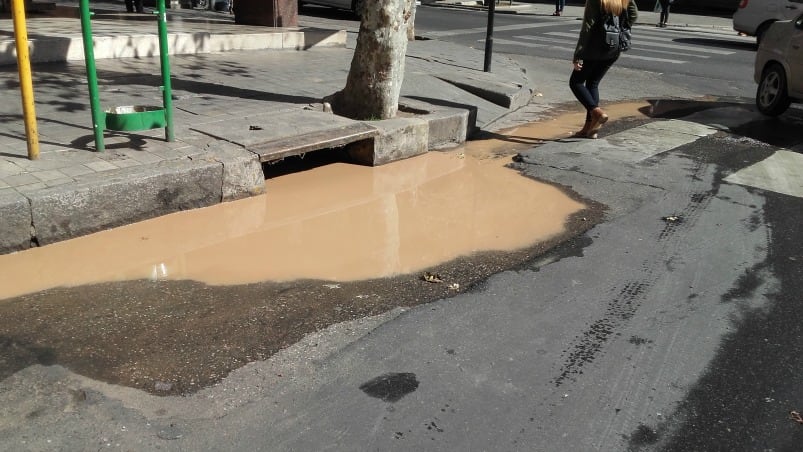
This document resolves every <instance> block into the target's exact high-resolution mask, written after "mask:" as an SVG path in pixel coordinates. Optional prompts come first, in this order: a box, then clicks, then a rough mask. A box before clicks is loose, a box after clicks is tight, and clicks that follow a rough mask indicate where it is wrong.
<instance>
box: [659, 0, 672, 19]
mask: <svg viewBox="0 0 803 452" xmlns="http://www.w3.org/2000/svg"><path fill="white" fill-rule="evenodd" d="M658 1H659V2H660V3H661V18H660V19H659V23H662V24H665V23H666V21H667V20H669V5H670V3H669V0H658Z"/></svg>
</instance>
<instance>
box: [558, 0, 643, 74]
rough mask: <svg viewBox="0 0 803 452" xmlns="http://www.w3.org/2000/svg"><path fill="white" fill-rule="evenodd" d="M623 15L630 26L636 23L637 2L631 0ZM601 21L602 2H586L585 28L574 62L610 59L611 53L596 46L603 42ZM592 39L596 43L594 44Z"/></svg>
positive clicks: (582, 31) (598, 0)
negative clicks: (599, 23) (599, 22)
mask: <svg viewBox="0 0 803 452" xmlns="http://www.w3.org/2000/svg"><path fill="white" fill-rule="evenodd" d="M623 14H625V15H626V16H627V20H628V23H629V24H631V25H632V24H634V23H636V19H637V18H638V7H636V0H630V3H629V4H628V5H627V11H626V12H625V13H623ZM600 19H602V2H601V1H600V0H586V8H585V14H583V28H581V29H580V37H579V38H578V39H577V47H576V48H575V49H574V61H578V60H604V59H608V58H610V54H609V52H607V51H606V50H605V49H603V47H602V46H601V45H594V44H595V43H598V42H601V40H602V36H601V31H602V28H601V26H600V25H598V24H597V22H598V21H599V20H600ZM592 39H593V40H595V42H592V41H591V40H592Z"/></svg>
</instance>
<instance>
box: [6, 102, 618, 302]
mask: <svg viewBox="0 0 803 452" xmlns="http://www.w3.org/2000/svg"><path fill="white" fill-rule="evenodd" d="M612 113H613V112H612ZM575 116H577V115H575ZM577 122H579V121H568V122H564V121H560V122H557V121H554V122H553V121H548V122H546V123H544V124H541V125H540V127H539V129H540V130H538V129H536V130H530V131H529V132H534V131H537V132H540V133H536V134H535V135H533V134H532V133H529V132H528V131H527V128H519V129H514V130H511V131H509V134H508V135H509V136H510V137H513V138H514V139H513V140H512V141H511V142H507V143H506V142H505V141H504V140H498V139H490V140H481V141H474V142H470V143H468V144H467V145H466V146H464V147H462V148H460V149H457V150H453V151H449V152H430V153H428V154H426V155H422V156H419V157H415V158H411V159H407V160H404V161H400V162H396V163H393V164H390V165H385V166H382V167H376V168H370V167H364V166H359V165H352V164H348V163H334V164H329V165H325V166H321V167H318V168H314V169H311V170H308V171H303V172H298V173H294V174H287V175H284V176H281V177H277V178H274V179H270V180H268V181H266V187H267V194H266V195H263V196H258V197H254V198H249V199H245V200H241V201H236V202H230V203H224V204H220V205H215V206H212V207H208V208H204V209H198V210H192V211H186V212H180V213H176V214H171V215H167V216H164V217H160V218H156V219H152V220H148V221H143V222H140V223H137V224H133V225H129V226H125V227H120V228H116V229H112V230H108V231H103V232H100V233H96V234H92V235H89V236H85V237H80V238H77V239H73V240H69V241H65V242H61V243H56V244H52V245H48V246H45V247H42V248H35V249H31V250H28V251H24V252H20V253H16V254H10V255H4V256H0V268H3V272H2V273H0V299H2V298H8V297H13V296H17V295H21V294H24V293H31V292H37V291H41V290H44V289H48V288H52V287H60V286H67V287H70V286H79V285H87V284H93V283H100V282H106V281H124V280H136V279H152V280H156V279H170V280H184V279H189V280H194V281H199V282H204V283H207V284H214V285H230V284H246V283H253V282H259V281H288V280H295V279H322V280H331V281H353V280H360V279H371V278H379V277H385V276H391V275H398V274H406V273H413V272H416V271H419V270H421V269H424V268H428V267H431V266H433V265H436V264H438V263H441V262H446V261H449V260H451V259H454V258H456V257H458V256H463V255H467V254H470V253H474V252H481V251H506V250H514V249H519V248H523V247H526V246H529V245H532V244H533V243H537V242H541V241H545V240H547V239H549V238H551V237H553V236H555V235H556V234H558V233H560V232H562V231H563V229H564V225H565V223H566V219H567V218H568V217H569V216H570V215H572V214H574V213H576V212H578V211H579V210H581V209H582V208H583V207H584V206H583V204H581V203H580V202H577V201H575V200H572V199H571V198H570V197H569V196H567V195H566V194H564V193H563V192H561V191H560V190H559V189H557V188H555V187H553V186H552V185H548V184H545V183H541V182H537V181H534V180H532V179H529V178H525V177H522V176H521V175H519V174H518V173H517V172H516V171H514V170H511V169H509V168H506V167H505V165H506V164H508V163H509V159H508V158H498V155H505V154H507V155H508V156H509V155H510V154H511V153H513V151H514V150H515V149H516V148H520V147H522V146H524V145H525V144H527V140H528V137H527V135H528V134H529V135H533V136H537V135H540V136H542V137H543V136H544V135H548V136H549V135H553V136H554V135H558V136H560V135H563V134H565V133H566V131H565V130H564V129H565V128H566V125H567V124H568V125H570V126H574V125H575V124H576V123H577ZM530 127H531V128H532V127H533V126H530ZM533 142H535V141H532V140H530V143H533ZM33 275H35V276H33Z"/></svg>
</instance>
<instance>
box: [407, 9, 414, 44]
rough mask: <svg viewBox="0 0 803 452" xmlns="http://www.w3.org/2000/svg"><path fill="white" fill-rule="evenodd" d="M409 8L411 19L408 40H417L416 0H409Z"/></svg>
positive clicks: (408, 26) (408, 27) (408, 25)
mask: <svg viewBox="0 0 803 452" xmlns="http://www.w3.org/2000/svg"><path fill="white" fill-rule="evenodd" d="M407 8H409V9H408V11H411V13H410V21H409V22H408V23H407V40H408V41H415V11H416V7H415V0H407Z"/></svg>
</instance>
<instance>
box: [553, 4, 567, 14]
mask: <svg viewBox="0 0 803 452" xmlns="http://www.w3.org/2000/svg"><path fill="white" fill-rule="evenodd" d="M564 6H566V0H555V12H554V13H552V15H553V16H560V15H561V14H563V7H564Z"/></svg>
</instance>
